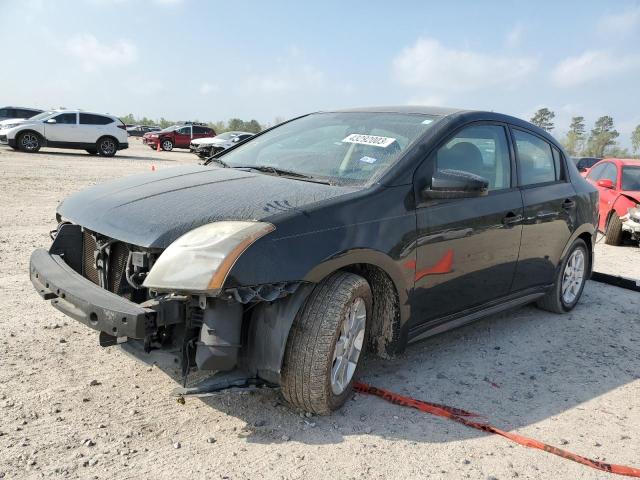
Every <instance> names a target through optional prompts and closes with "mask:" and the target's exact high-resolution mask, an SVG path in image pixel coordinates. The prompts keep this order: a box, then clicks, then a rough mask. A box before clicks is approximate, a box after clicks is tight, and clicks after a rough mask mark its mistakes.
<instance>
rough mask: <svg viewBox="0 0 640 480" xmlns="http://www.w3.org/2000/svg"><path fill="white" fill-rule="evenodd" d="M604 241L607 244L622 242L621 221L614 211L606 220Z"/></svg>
mask: <svg viewBox="0 0 640 480" xmlns="http://www.w3.org/2000/svg"><path fill="white" fill-rule="evenodd" d="M604 243H606V244H607V245H620V244H621V243H622V221H621V220H620V217H619V216H618V214H617V213H616V212H613V213H612V214H611V218H609V221H608V222H607V230H606V231H605V233H604Z"/></svg>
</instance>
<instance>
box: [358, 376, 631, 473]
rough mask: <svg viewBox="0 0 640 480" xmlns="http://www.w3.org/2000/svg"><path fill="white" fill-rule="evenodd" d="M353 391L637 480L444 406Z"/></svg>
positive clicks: (620, 468)
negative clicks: (475, 419) (474, 419)
mask: <svg viewBox="0 0 640 480" xmlns="http://www.w3.org/2000/svg"><path fill="white" fill-rule="evenodd" d="M353 388H354V389H355V390H356V391H357V392H359V393H365V394H368V395H375V396H376V397H380V398H383V399H384V400H386V401H387V402H391V403H394V404H396V405H400V406H403V407H410V408H415V409H416V410H420V411H421V412H425V413H430V414H431V415H436V416H438V417H444V418H448V419H449V420H453V421H454V422H458V423H461V424H463V425H466V426H467V427H471V428H475V429H476V430H482V431H483V432H487V433H493V434H496V435H501V436H503V437H505V438H508V439H509V440H511V441H512V442H515V443H518V444H520V445H523V446H525V447H529V448H537V449H538V450H544V451H545V452H548V453H552V454H553V455H557V456H559V457H562V458H566V459H567V460H572V461H574V462H577V463H581V464H582V465H586V466H587V467H591V468H595V469H596V470H602V471H603V472H609V473H616V474H618V475H626V476H628V477H636V478H640V469H638V468H633V467H627V466H625V465H615V464H612V463H604V462H598V461H597V460H592V459H590V458H587V457H583V456H581V455H577V454H575V453H572V452H568V451H567V450H563V449H561V448H557V447H554V446H552V445H547V444H546V443H542V442H540V441H538V440H534V439H532V438H528V437H523V436H522V435H518V434H516V433H510V432H505V431H504V430H500V429H499V428H496V427H494V426H493V425H489V424H488V423H482V422H477V421H473V420H470V418H473V417H479V415H477V414H475V413H471V412H467V411H465V410H461V409H459V408H454V407H449V406H447V405H441V404H438V403H431V402H423V401H422V400H416V399H414V398H410V397H405V396H403V395H398V394H397V393H394V392H390V391H389V390H384V389H382V388H377V387H372V386H370V385H367V384H366V383H362V382H356V383H355V384H354V386H353Z"/></svg>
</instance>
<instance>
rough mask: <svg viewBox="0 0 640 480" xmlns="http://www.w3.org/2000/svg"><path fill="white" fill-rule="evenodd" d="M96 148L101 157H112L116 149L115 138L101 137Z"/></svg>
mask: <svg viewBox="0 0 640 480" xmlns="http://www.w3.org/2000/svg"><path fill="white" fill-rule="evenodd" d="M96 149H97V151H98V154H99V155H102V156H103V157H113V156H114V155H115V154H116V152H117V151H118V145H117V143H116V140H114V139H113V138H111V137H103V138H101V139H100V140H98V143H97V145H96Z"/></svg>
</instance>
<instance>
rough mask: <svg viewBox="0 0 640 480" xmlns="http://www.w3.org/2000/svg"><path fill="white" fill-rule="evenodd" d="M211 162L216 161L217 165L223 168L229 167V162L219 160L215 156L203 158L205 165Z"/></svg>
mask: <svg viewBox="0 0 640 480" xmlns="http://www.w3.org/2000/svg"><path fill="white" fill-rule="evenodd" d="M211 162H213V163H217V164H218V165H220V166H221V167H224V168H229V164H228V163H227V162H225V161H223V160H220V159H219V158H216V157H209V158H207V159H206V160H205V162H204V164H205V165H209V164H210V163H211Z"/></svg>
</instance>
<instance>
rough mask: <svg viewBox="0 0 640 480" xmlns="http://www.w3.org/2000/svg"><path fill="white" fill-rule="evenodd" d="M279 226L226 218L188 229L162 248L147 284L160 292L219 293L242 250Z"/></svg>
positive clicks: (145, 281)
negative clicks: (227, 219)
mask: <svg viewBox="0 0 640 480" xmlns="http://www.w3.org/2000/svg"><path fill="white" fill-rule="evenodd" d="M273 230H275V227H274V226H273V225H271V224H270V223H265V222H246V221H237V222H236V221H223V222H215V223H209V224H207V225H203V226H201V227H198V228H196V229H194V230H191V231H190V232H188V233H185V234H184V235H182V236H181V237H180V238H178V239H177V240H176V241H175V242H173V243H172V244H171V245H169V247H167V249H166V250H165V251H164V252H162V254H161V255H160V257H159V258H158V260H157V261H156V263H155V264H154V265H153V267H152V268H151V270H150V271H149V275H147V277H146V278H145V280H144V283H143V286H145V287H147V288H149V289H151V290H155V291H159V292H188V293H198V294H206V293H215V292H217V291H218V290H220V289H221V288H222V285H223V284H224V281H225V280H226V278H227V274H228V273H229V271H230V270H231V268H232V267H233V265H234V264H235V262H236V260H237V259H238V257H240V255H242V253H243V252H244V251H245V250H246V249H247V248H248V247H249V246H250V245H251V244H252V243H254V242H255V241H256V240H258V239H259V238H260V237H262V236H264V235H266V234H267V233H269V232H272V231H273Z"/></svg>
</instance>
